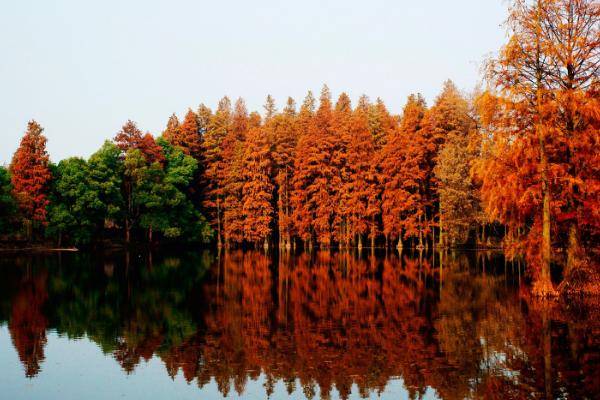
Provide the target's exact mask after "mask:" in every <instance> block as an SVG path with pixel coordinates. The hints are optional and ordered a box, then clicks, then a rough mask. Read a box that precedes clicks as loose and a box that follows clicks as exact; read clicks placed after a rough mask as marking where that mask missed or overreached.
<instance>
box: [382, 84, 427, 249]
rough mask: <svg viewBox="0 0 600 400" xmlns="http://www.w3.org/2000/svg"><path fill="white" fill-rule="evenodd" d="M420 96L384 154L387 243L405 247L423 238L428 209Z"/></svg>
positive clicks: (411, 103)
mask: <svg viewBox="0 0 600 400" xmlns="http://www.w3.org/2000/svg"><path fill="white" fill-rule="evenodd" d="M426 110H427V109H426V105H425V100H424V99H423V97H421V95H411V96H409V98H408V101H407V103H406V105H405V106H404V112H403V115H402V120H401V124H400V129H399V130H398V131H397V132H396V133H395V134H394V135H392V136H391V137H389V138H388V141H387V143H386V145H385V147H384V148H383V150H382V152H381V158H380V161H379V163H380V168H381V174H382V184H383V187H382V190H383V192H382V203H381V208H382V219H383V233H384V235H385V237H386V242H387V239H392V240H393V239H396V238H397V239H398V247H402V239H403V238H404V237H406V238H408V237H414V236H418V237H419V238H420V239H421V238H422V225H421V222H422V218H423V217H424V215H425V208H426V205H425V204H424V202H423V196H422V187H423V182H424V180H425V178H426V172H425V171H424V170H423V169H422V168H421V166H422V162H423V159H424V154H423V152H424V150H425V149H424V148H423V147H421V142H422V140H421V139H422V136H421V135H422V123H423V119H424V117H425V113H426Z"/></svg>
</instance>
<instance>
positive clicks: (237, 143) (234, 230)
mask: <svg viewBox="0 0 600 400" xmlns="http://www.w3.org/2000/svg"><path fill="white" fill-rule="evenodd" d="M248 124H249V117H248V111H247V109H246V104H245V102H244V100H243V99H241V98H240V99H238V100H237V101H236V103H235V107H234V111H233V115H232V122H231V129H230V130H229V132H228V133H227V136H225V138H224V139H223V160H224V163H223V165H222V168H221V169H220V170H219V171H218V176H219V177H220V180H221V182H222V183H223V191H222V193H223V236H224V238H225V245H226V246H230V245H231V244H233V243H242V242H243V240H244V216H243V212H242V209H243V187H244V148H245V141H246V134H247V130H248Z"/></svg>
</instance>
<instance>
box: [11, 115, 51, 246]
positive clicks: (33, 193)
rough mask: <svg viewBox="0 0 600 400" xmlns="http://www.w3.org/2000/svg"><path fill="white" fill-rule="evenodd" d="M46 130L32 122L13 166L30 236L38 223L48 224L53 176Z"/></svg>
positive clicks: (16, 194)
mask: <svg viewBox="0 0 600 400" xmlns="http://www.w3.org/2000/svg"><path fill="white" fill-rule="evenodd" d="M43 131H44V129H43V128H42V127H41V126H40V125H39V124H38V123H37V122H35V121H33V120H31V121H29V123H28V124H27V130H26V131H25V135H24V136H23V138H22V139H21V143H20V145H19V148H18V149H17V151H16V152H15V154H14V155H13V158H12V162H11V164H10V173H11V181H12V186H13V190H14V194H15V197H16V199H17V202H18V205H19V209H20V211H21V213H22V216H23V219H24V221H25V225H26V227H27V231H28V236H29V237H31V227H32V224H33V223H34V222H36V223H40V224H42V225H46V223H47V219H46V217H47V216H46V207H47V206H48V191H49V189H50V181H51V179H52V174H51V173H50V169H49V166H48V165H49V157H48V153H47V152H46V137H45V136H44V135H43Z"/></svg>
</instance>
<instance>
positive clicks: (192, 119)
mask: <svg viewBox="0 0 600 400" xmlns="http://www.w3.org/2000/svg"><path fill="white" fill-rule="evenodd" d="M169 122H171V120H169ZM168 128H169V127H168V125H167V129H168ZM165 138H166V139H167V141H168V142H169V143H171V144H172V145H173V146H176V147H180V148H181V149H182V150H183V152H184V153H185V154H187V155H188V156H192V157H194V159H196V160H200V159H201V157H202V136H201V135H200V129H199V126H198V116H197V115H196V113H195V112H193V111H192V110H191V109H190V110H188V112H187V113H186V114H185V118H184V119H183V123H182V124H181V125H179V126H178V127H177V129H175V130H174V131H173V133H170V134H169V135H168V136H165Z"/></svg>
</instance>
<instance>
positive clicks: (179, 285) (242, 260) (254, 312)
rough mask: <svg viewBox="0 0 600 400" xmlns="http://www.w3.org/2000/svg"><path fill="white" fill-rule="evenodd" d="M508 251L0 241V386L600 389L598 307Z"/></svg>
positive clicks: (375, 392)
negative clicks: (552, 293)
mask: <svg viewBox="0 0 600 400" xmlns="http://www.w3.org/2000/svg"><path fill="white" fill-rule="evenodd" d="M524 269H525V267H524V263H523V262H518V261H515V262H508V261H506V260H505V259H504V257H503V255H502V254H501V253H493V252H487V253H484V252H479V253H476V252H445V253H443V254H442V253H436V254H432V252H431V251H429V252H428V253H423V254H419V253H414V252H411V251H406V250H405V251H404V252H403V253H401V254H398V252H396V251H394V252H389V253H384V252H379V251H378V252H377V253H376V254H371V253H370V252H369V251H366V252H365V251H363V252H362V254H359V253H357V252H356V251H355V252H350V253H347V252H337V251H335V252H334V251H332V252H328V251H317V252H313V253H312V254H308V253H297V254H293V255H292V254H289V253H282V254H277V253H273V254H266V253H265V252H253V251H247V252H243V251H228V252H222V253H221V254H220V255H218V254H216V253H215V252H210V251H200V252H183V251H180V252H172V253H168V252H154V253H150V252H132V253H125V252H116V253H110V254H100V253H85V252H80V253H57V254H49V255H41V254H34V255H18V256H17V255H6V254H4V255H0V398H2V399H45V400H46V399H86V400H90V399H115V398H127V399H145V400H148V399H165V398H169V399H213V398H214V399H221V398H248V399H264V398H267V397H269V398H271V399H284V398H285V399H287V398H293V399H306V398H308V399H313V398H314V399H338V398H341V399H359V398H372V399H392V398H393V399H415V398H423V399H462V398H573V399H585V398H589V399H592V398H596V399H597V398H599V396H600V372H599V371H600V318H599V316H600V312H599V311H598V307H597V306H596V307H595V306H591V305H589V304H578V305H573V304H572V305H569V306H568V307H567V306H565V305H560V304H558V303H557V304H545V303H540V302H536V301H534V300H532V299H531V298H530V296H529V295H528V294H527V290H526V283H525V282H526V281H527V276H526V273H525V271H524Z"/></svg>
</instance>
